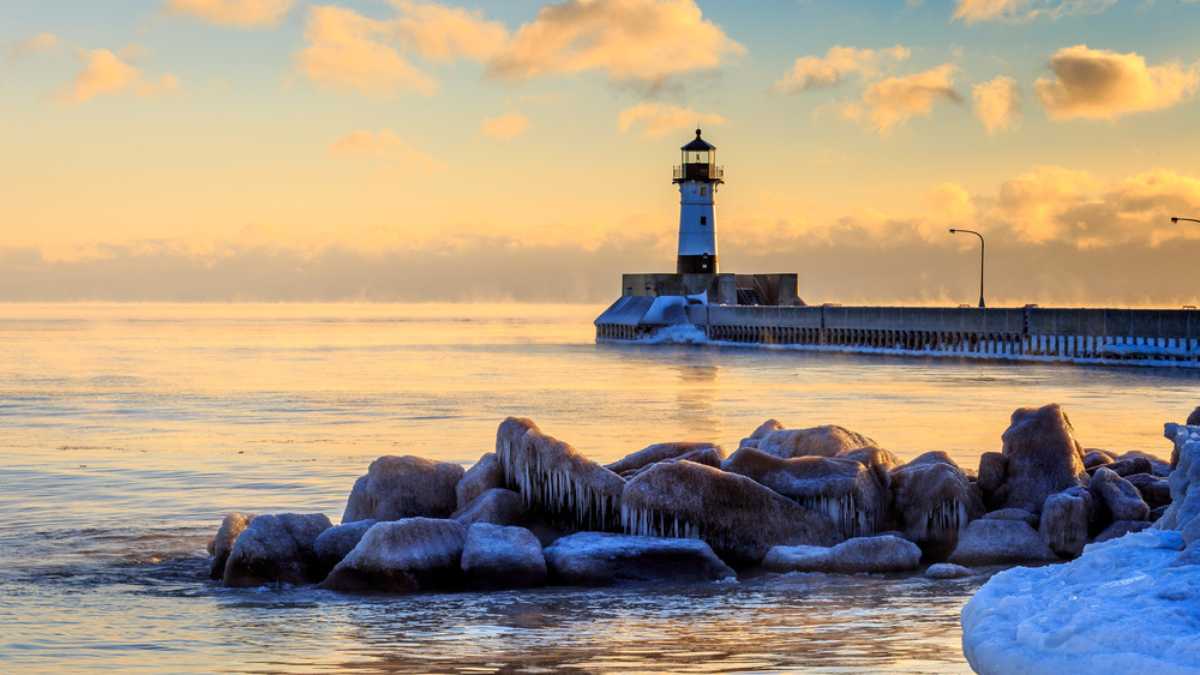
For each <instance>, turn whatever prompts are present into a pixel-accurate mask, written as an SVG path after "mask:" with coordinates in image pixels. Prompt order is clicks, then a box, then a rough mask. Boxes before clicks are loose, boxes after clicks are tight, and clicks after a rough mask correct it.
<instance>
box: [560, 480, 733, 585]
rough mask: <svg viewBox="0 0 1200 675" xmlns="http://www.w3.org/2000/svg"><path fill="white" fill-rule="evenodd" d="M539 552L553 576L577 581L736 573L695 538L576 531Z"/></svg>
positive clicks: (610, 581) (714, 577)
mask: <svg viewBox="0 0 1200 675" xmlns="http://www.w3.org/2000/svg"><path fill="white" fill-rule="evenodd" d="M668 466H670V465H668ZM545 554H546V563H547V565H548V566H549V568H550V571H551V574H552V576H553V578H554V579H556V580H558V581H560V582H563V583H567V584H575V585H581V586H606V585H610V584H615V583H620V582H646V581H659V580H671V581H716V580H720V579H729V578H734V577H735V576H736V574H735V573H734V571H733V570H732V569H730V568H729V566H728V565H726V564H725V563H723V562H721V559H720V558H718V557H717V556H716V554H714V553H713V551H712V549H711V548H709V546H708V544H705V543H704V542H702V541H700V540H698V539H664V538H658V537H634V536H628V535H620V534H609V533H603V532H579V533H577V534H572V535H570V536H567V537H563V538H562V539H559V540H558V541H556V542H554V543H553V544H552V545H551V546H550V547H548V548H547V549H546V551H545Z"/></svg>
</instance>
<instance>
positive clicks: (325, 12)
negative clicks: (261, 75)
mask: <svg viewBox="0 0 1200 675" xmlns="http://www.w3.org/2000/svg"><path fill="white" fill-rule="evenodd" d="M393 30H394V27H393V26H392V25H391V24H389V23H388V22H386V21H379V20H376V19H371V18H369V17H365V16H363V15H361V14H359V13H357V12H354V11H352V10H349V9H345V8H343V7H336V6H333V5H320V6H315V7H312V8H311V9H309V12H308V26H307V28H306V29H305V33H304V36H305V39H306V40H307V41H308V45H307V46H306V47H305V48H304V49H303V50H301V51H300V52H299V53H298V54H297V55H296V68H297V69H298V70H299V71H300V72H301V73H303V74H304V75H306V76H307V77H308V78H309V79H310V80H312V81H314V82H317V83H318V84H322V85H326V86H330V87H334V88H342V89H351V90H355V91H358V92H360V93H364V94H391V93H394V92H396V91H399V90H402V89H404V90H410V91H415V92H417V93H420V94H425V95H426V96H429V95H432V94H433V93H434V92H435V91H437V82H435V81H434V80H433V78H431V77H429V76H428V75H426V74H425V73H423V72H421V71H420V70H418V69H417V67H416V66H414V65H413V64H412V63H411V62H410V61H409V60H408V59H406V58H405V57H404V56H402V55H401V54H400V52H398V51H397V50H396V49H395V48H394V47H392V46H391V45H389V44H387V43H386V42H385V41H384V40H386V39H387V38H388V36H389V35H391V34H392V33H393Z"/></svg>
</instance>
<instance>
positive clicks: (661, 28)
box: [491, 0, 745, 85]
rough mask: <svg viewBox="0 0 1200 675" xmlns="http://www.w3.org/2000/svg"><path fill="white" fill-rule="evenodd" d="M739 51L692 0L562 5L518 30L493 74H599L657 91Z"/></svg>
mask: <svg viewBox="0 0 1200 675" xmlns="http://www.w3.org/2000/svg"><path fill="white" fill-rule="evenodd" d="M744 52H745V49H744V48H743V47H742V46H741V45H740V44H738V43H737V42H734V41H733V40H732V39H730V38H729V37H728V36H727V35H726V34H725V32H724V31H723V30H721V28H720V27H719V26H717V25H716V24H714V23H712V22H711V21H708V20H706V19H705V18H704V16H703V14H702V12H701V11H700V8H699V7H697V6H696V3H695V2H694V1H693V0H564V1H563V2H559V3H557V4H552V5H547V6H545V7H542V8H541V9H540V10H539V11H538V14H537V17H536V18H535V19H534V20H533V21H532V22H530V23H527V24H525V25H523V26H521V28H520V30H518V31H517V33H516V35H515V36H514V37H513V39H512V40H511V41H510V43H509V44H508V45H507V46H506V47H505V49H504V50H503V51H502V52H501V53H500V54H499V55H498V56H497V57H496V58H495V59H494V60H493V61H492V62H491V71H492V72H493V73H494V74H496V75H499V76H501V77H506V78H513V79H527V78H532V77H537V76H541V75H555V74H570V73H579V72H585V71H601V72H605V73H607V74H608V76H609V77H610V78H612V79H613V80H618V81H634V82H640V83H645V84H651V85H657V84H662V83H663V82H664V81H665V80H667V79H668V78H670V77H672V76H675V75H679V74H682V73H688V72H692V71H698V70H712V69H714V68H717V67H718V66H720V65H721V62H722V61H723V60H724V59H725V58H726V57H727V56H732V55H738V54H742V53H744Z"/></svg>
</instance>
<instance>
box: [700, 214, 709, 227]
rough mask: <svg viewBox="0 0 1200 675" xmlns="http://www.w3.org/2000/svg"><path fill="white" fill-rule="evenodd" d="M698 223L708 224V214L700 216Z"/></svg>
mask: <svg viewBox="0 0 1200 675" xmlns="http://www.w3.org/2000/svg"><path fill="white" fill-rule="evenodd" d="M700 224H701V225H707V224H708V216H700Z"/></svg>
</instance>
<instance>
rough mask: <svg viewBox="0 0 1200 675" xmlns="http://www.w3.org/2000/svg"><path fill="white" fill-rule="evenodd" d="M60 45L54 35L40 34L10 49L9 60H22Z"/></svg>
mask: <svg viewBox="0 0 1200 675" xmlns="http://www.w3.org/2000/svg"><path fill="white" fill-rule="evenodd" d="M59 44H60V40H59V39H58V36H57V35H55V34H54V33H38V34H37V35H34V36H31V37H28V38H26V39H24V40H21V41H20V42H18V43H16V44H14V45H13V46H11V47H9V49H8V58H9V59H20V58H24V57H26V56H32V55H34V54H39V53H42V52H48V51H50V50H52V49H55V48H56V47H58V45H59Z"/></svg>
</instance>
